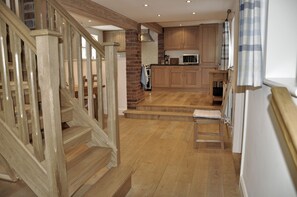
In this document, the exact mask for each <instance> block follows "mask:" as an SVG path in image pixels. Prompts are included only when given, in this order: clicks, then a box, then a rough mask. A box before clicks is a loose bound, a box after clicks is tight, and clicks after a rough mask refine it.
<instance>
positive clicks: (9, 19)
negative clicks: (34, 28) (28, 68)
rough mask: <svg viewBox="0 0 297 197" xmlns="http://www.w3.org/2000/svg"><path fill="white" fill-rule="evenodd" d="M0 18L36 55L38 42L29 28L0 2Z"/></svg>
mask: <svg viewBox="0 0 297 197" xmlns="http://www.w3.org/2000/svg"><path fill="white" fill-rule="evenodd" d="M0 18H2V20H4V22H5V23H7V24H8V25H9V27H10V28H11V29H12V30H13V31H14V32H16V34H17V35H18V36H19V37H20V39H22V40H23V41H24V42H26V43H27V44H28V46H29V47H30V49H31V50H32V51H33V52H34V53H36V42H35V40H34V38H33V37H31V36H30V30H29V28H28V27H27V26H26V25H25V24H24V23H23V22H22V21H21V20H19V18H18V17H17V16H16V15H15V14H13V12H12V11H11V10H9V8H8V7H7V6H6V5H5V4H4V3H3V2H2V1H0Z"/></svg>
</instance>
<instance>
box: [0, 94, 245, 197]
mask: <svg viewBox="0 0 297 197" xmlns="http://www.w3.org/2000/svg"><path fill="white" fill-rule="evenodd" d="M141 104H144V105H145V104H150V105H156V106H157V105H167V106H208V107H210V108H211V107H215V106H212V104H211V103H209V99H208V97H207V95H205V94H198V93H185V92H183V93H178V94H177V93H170V92H152V94H151V95H149V93H148V92H146V99H145V101H144V102H142V103H141ZM202 129H204V130H212V129H214V125H211V126H210V127H208V128H207V127H205V128H202ZM120 139H121V140H120V143H121V165H124V166H126V165H127V166H131V167H132V169H133V176H132V188H131V190H130V192H129V193H128V194H127V197H140V196H141V197H143V196H156V197H170V196H172V197H190V196H193V197H223V196H224V197H237V196H240V195H239V189H238V182H239V180H238V179H239V177H238V166H236V165H235V166H234V163H233V156H232V153H231V148H230V147H231V144H230V142H229V141H230V139H229V138H228V135H225V141H226V144H225V146H226V149H225V150H221V149H220V144H210V145H207V146H205V145H204V144H202V145H200V146H199V149H193V123H192V122H182V121H164V120H141V119H126V118H124V117H121V118H120ZM236 172H237V173H236ZM0 196H1V197H2V196H14V197H18V196H26V197H27V196H28V197H30V196H34V194H32V192H31V191H30V189H28V188H27V187H26V186H24V184H23V183H21V182H19V183H18V184H14V183H7V182H3V181H0Z"/></svg>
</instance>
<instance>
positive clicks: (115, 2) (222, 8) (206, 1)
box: [75, 0, 236, 29]
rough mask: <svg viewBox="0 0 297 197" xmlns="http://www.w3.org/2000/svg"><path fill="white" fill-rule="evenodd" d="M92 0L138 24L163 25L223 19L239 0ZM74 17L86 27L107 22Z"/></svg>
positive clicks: (219, 20)
mask: <svg viewBox="0 0 297 197" xmlns="http://www.w3.org/2000/svg"><path fill="white" fill-rule="evenodd" d="M92 1H93V2H96V3H98V4H100V5H102V6H104V7H107V8H109V9H111V10H113V11H115V12H117V13H119V14H121V15H124V16H126V17H128V18H130V19H132V20H134V21H136V22H138V23H148V22H156V23H158V24H159V25H161V26H162V27H170V26H189V25H199V24H201V23H215V22H222V21H224V20H225V19H226V16H227V10H228V9H231V10H234V5H235V2H236V0H191V2H190V3H187V0H92ZM145 4H147V5H148V6H145ZM194 12H195V14H193V13H194ZM232 13H233V12H231V14H232ZM158 15H159V16H158ZM75 18H77V19H78V20H79V21H80V22H81V23H82V24H83V25H84V26H98V25H108V24H103V23H101V22H100V21H89V20H88V19H87V18H83V17H81V18H79V17H78V16H75ZM99 29H100V28H99Z"/></svg>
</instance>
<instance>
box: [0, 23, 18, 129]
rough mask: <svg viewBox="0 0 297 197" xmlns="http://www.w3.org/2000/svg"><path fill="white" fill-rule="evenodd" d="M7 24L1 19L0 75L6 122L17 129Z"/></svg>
mask: <svg viewBox="0 0 297 197" xmlns="http://www.w3.org/2000/svg"><path fill="white" fill-rule="evenodd" d="M6 37H7V30H6V24H5V23H4V22H3V21H2V19H1V18H0V59H1V60H2V61H0V73H1V79H2V91H3V92H2V94H3V111H4V118H5V122H6V124H7V125H8V126H9V127H15V118H14V109H13V100H12V97H11V87H10V77H9V68H8V56H7V42H6Z"/></svg>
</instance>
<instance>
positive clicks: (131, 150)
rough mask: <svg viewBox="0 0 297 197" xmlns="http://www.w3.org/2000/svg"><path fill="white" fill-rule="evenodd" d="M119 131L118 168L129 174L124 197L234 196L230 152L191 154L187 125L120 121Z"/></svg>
mask: <svg viewBox="0 0 297 197" xmlns="http://www.w3.org/2000/svg"><path fill="white" fill-rule="evenodd" d="M127 125H130V127H127ZM120 128H127V130H124V129H121V130H120V132H121V148H122V149H121V151H122V164H124V165H130V166H132V168H133V171H134V173H133V175H132V188H131V190H130V192H129V193H128V194H127V196H128V197H138V196H154V197H162V196H168V197H170V196H172V197H174V196H178V197H188V196H189V197H190V196H191V197H192V196H193V197H194V196H199V197H200V196H202V197H203V196H205V197H213V196H215V197H220V196H222V197H223V196H225V197H237V196H240V195H239V190H238V179H237V177H236V173H235V167H234V163H233V157H232V153H231V148H230V147H231V146H230V145H227V146H226V147H227V148H226V149H225V150H221V149H220V146H219V145H218V146H216V145H212V146H199V147H200V148H199V149H193V145H192V137H193V123H191V122H180V121H160V120H138V119H125V118H121V119H120ZM205 129H207V128H205ZM126 133H129V134H128V135H127V134H126ZM127 138H129V140H127ZM227 144H228V142H227Z"/></svg>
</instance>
